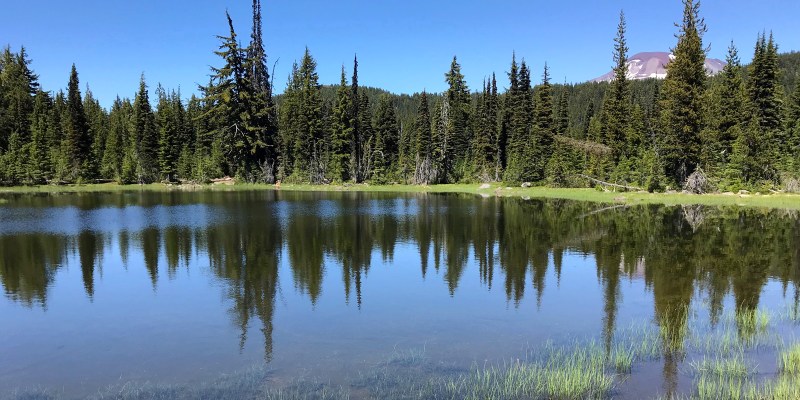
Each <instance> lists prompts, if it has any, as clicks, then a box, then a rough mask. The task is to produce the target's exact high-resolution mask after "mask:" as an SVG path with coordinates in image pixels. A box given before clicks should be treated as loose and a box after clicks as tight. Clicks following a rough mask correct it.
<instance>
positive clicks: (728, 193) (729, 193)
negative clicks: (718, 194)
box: [722, 192, 733, 196]
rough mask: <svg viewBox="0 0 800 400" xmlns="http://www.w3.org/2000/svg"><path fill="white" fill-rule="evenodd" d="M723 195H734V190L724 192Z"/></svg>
mask: <svg viewBox="0 0 800 400" xmlns="http://www.w3.org/2000/svg"><path fill="white" fill-rule="evenodd" d="M722 195H723V196H733V192H725V193H722Z"/></svg>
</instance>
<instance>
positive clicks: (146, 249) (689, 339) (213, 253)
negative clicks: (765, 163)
mask: <svg viewBox="0 0 800 400" xmlns="http://www.w3.org/2000/svg"><path fill="white" fill-rule="evenodd" d="M798 280H800V214H798V213H797V212H793V211H785V210H763V209H754V208H735V207H728V208H712V207H701V206H659V205H649V206H630V207H627V206H622V205H609V204H598V203H582V202H574V201H566V200H538V199H522V198H496V197H480V196H475V195H459V194H425V193H422V194H391V193H357V192H281V191H269V190H268V191H198V192H181V191H172V192H136V191H128V192H114V193H80V194H42V195H34V194H26V195H10V194H5V195H3V197H2V200H0V284H2V289H3V293H4V296H3V297H2V298H0V321H2V322H0V338H2V341H0V398H2V397H10V398H25V396H39V398H83V397H95V398H176V397H187V398H193V397H203V396H206V397H210V398H213V397H224V396H229V397H231V398H238V397H266V398H331V399H333V398H348V397H349V398H354V399H360V398H392V397H395V398H450V397H454V398H463V397H467V398H469V397H474V398H485V397H495V398H537V397H538V398H542V397H556V396H560V397H564V398H572V397H575V398H582V397H596V398H606V397H609V398H611V397H613V398H627V399H637V398H657V397H659V396H669V395H685V396H700V397H702V394H703V390H708V387H707V386H704V385H719V387H716V386H714V387H715V388H716V389H713V390H715V391H716V393H720V392H719V391H722V390H729V389H730V382H729V381H730V379H727V378H726V376H724V375H725V374H722V373H721V374H718V375H720V376H716V375H714V374H713V373H711V372H708V371H710V370H711V369H713V368H711V367H710V366H709V365H710V364H713V363H714V362H717V361H720V360H734V361H736V360H738V361H741V364H743V365H745V366H746V371H745V372H744V373H742V374H739V375H736V378H735V379H736V380H737V381H736V382H739V383H740V384H741V385H740V386H741V387H752V388H756V389H757V390H772V389H769V387H771V386H770V385H772V382H775V381H782V380H790V382H794V381H791V379H795V377H793V376H790V373H789V372H787V371H789V370H788V369H787V367H786V366H785V365H784V364H782V362H781V361H780V360H781V357H780V355H781V354H786V352H788V351H789V350H788V349H791V348H792V346H795V345H796V344H797V339H796V336H797V335H798V334H799V333H800V325H799V323H800V318H798V304H800V290H799V289H798V288H799V287H800V286H798ZM573 363H574V365H573ZM704 363H708V364H709V365H706V364H704ZM569 368H572V370H570V369H569ZM562 369H563V370H564V371H561V370H562ZM554 370H558V371H560V372H559V373H561V372H563V374H561V375H558V376H555V375H554V374H553V373H552V372H553V371H554ZM589 370H591V371H592V373H595V372H596V375H593V377H592V378H591V379H595V380H592V381H588V382H584V383H585V387H583V388H581V387H578V386H580V385H581V384H582V383H579V384H576V383H574V381H572V380H570V379H569V378H568V377H569V376H571V375H570V373H572V374H575V371H581V373H580V374H579V375H582V377H581V379H588V378H586V376H585V375H589V374H587V373H586V371H589ZM511 378H513V379H517V380H516V381H515V380H513V379H512V380H511V381H510V380H509V379H511ZM723 381H724V382H728V383H726V384H724V383H722V382H723ZM503 382H506V383H503ZM507 382H513V383H507ZM547 382H549V383H551V384H552V383H553V382H555V385H556V386H558V387H559V389H553V388H552V387H551V388H549V389H548V388H547V387H546V386H547V385H545V383H547ZM504 385H505V386H504ZM526 385H528V386H530V387H528V386H526ZM725 385H728V386H725ZM551 386H553V385H551ZM548 387H550V386H548ZM704 388H705V389H704ZM553 390H564V392H563V393H562V392H554V391H553ZM775 390H777V389H775ZM559 393H562V394H559ZM448 396H449V397H448Z"/></svg>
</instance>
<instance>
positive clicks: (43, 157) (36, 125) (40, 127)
mask: <svg viewBox="0 0 800 400" xmlns="http://www.w3.org/2000/svg"><path fill="white" fill-rule="evenodd" d="M30 119H31V148H30V152H29V154H28V159H29V160H30V170H29V173H30V178H31V179H30V180H31V183H44V182H46V181H47V180H49V179H51V178H52V175H53V168H52V163H51V160H50V153H49V147H50V142H49V140H48V132H49V131H50V130H51V129H52V128H51V124H52V123H53V100H52V99H51V98H50V94H49V93H47V92H45V91H42V90H41V89H40V90H39V91H38V92H36V96H35V97H34V104H33V112H32V113H31V118H30Z"/></svg>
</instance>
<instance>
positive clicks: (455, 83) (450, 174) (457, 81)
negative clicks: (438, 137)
mask: <svg viewBox="0 0 800 400" xmlns="http://www.w3.org/2000/svg"><path fill="white" fill-rule="evenodd" d="M445 81H446V82H447V84H448V89H447V92H446V93H445V97H446V98H447V106H448V125H447V130H446V133H445V135H446V139H445V140H446V142H447V147H446V151H447V153H446V154H445V157H444V160H443V161H444V164H443V168H444V171H443V173H444V174H445V176H446V177H447V178H446V179H448V181H456V180H458V179H460V178H461V176H462V171H457V170H456V169H457V166H458V167H460V166H462V165H463V163H465V162H466V156H467V152H468V150H469V142H470V136H471V135H470V132H469V108H470V102H471V99H470V94H469V88H468V87H467V83H466V81H465V80H464V75H463V74H462V73H461V65H460V64H459V63H458V60H457V59H456V57H455V56H454V57H453V61H452V63H450V71H448V72H447V73H446V74H445Z"/></svg>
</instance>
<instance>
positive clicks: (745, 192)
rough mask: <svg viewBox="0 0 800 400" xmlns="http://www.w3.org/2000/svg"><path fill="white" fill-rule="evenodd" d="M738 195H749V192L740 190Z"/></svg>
mask: <svg viewBox="0 0 800 400" xmlns="http://www.w3.org/2000/svg"><path fill="white" fill-rule="evenodd" d="M739 194H750V192H748V191H747V190H744V189H742V190H740V191H739Z"/></svg>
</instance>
